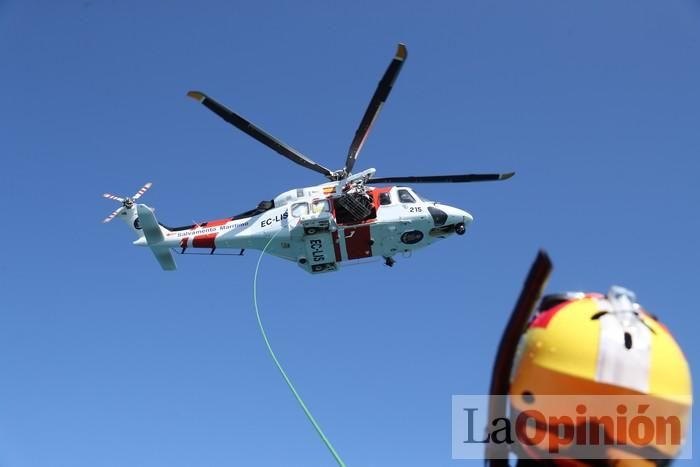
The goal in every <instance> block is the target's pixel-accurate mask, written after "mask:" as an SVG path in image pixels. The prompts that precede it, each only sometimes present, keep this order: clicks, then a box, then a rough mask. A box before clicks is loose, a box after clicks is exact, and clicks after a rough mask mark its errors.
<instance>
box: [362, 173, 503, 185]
mask: <svg viewBox="0 0 700 467" xmlns="http://www.w3.org/2000/svg"><path fill="white" fill-rule="evenodd" d="M513 175H515V172H509V173H505V174H461V175H428V176H424V177H421V176H418V177H380V178H370V179H369V180H368V181H367V183H469V182H495V181H498V180H508V179H509V178H510V177H512V176H513Z"/></svg>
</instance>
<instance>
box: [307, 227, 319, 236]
mask: <svg viewBox="0 0 700 467" xmlns="http://www.w3.org/2000/svg"><path fill="white" fill-rule="evenodd" d="M305 230H306V235H315V234H316V232H318V229H317V228H316V227H307V228H306V229H305Z"/></svg>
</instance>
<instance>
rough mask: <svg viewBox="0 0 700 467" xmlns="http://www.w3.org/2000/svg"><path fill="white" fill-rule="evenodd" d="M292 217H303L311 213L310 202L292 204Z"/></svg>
mask: <svg viewBox="0 0 700 467" xmlns="http://www.w3.org/2000/svg"><path fill="white" fill-rule="evenodd" d="M291 211H292V217H301V216H305V215H307V214H308V213H309V203H296V204H292V209H291Z"/></svg>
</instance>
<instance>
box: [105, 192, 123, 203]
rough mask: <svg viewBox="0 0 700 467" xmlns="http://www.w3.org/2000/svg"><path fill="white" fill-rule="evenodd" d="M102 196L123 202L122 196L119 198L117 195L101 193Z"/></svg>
mask: <svg viewBox="0 0 700 467" xmlns="http://www.w3.org/2000/svg"><path fill="white" fill-rule="evenodd" d="M102 197H103V198H107V199H111V200H114V201H119V202H120V203H123V202H124V198H120V197H119V196H114V195H110V194H109V193H105V194H103V195H102Z"/></svg>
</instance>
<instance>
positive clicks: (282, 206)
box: [135, 169, 473, 273]
mask: <svg viewBox="0 0 700 467" xmlns="http://www.w3.org/2000/svg"><path fill="white" fill-rule="evenodd" d="M370 170H371V169H370ZM372 172H373V171H372ZM359 175H361V174H358V176H359ZM346 182H347V180H346V181H344V182H342V183H340V182H330V183H325V184H322V185H317V186H313V187H307V188H300V189H295V190H289V191H287V192H284V193H282V194H280V195H279V196H277V197H276V198H275V199H274V201H273V203H271V204H273V207H270V208H269V209H267V210H265V211H264V212H261V213H258V214H255V215H252V216H249V217H229V218H225V219H220V220H215V221H209V222H204V223H201V224H196V225H193V226H188V228H179V229H178V228H175V229H172V228H168V227H164V226H161V230H162V234H163V240H162V241H161V242H160V246H162V247H168V248H171V249H173V250H175V251H176V252H178V253H183V254H187V253H188V252H191V251H192V249H198V250H199V251H200V252H201V251H202V249H204V250H208V252H210V253H212V254H216V253H217V252H220V250H222V249H235V250H245V249H255V250H262V249H263V248H265V247H266V246H267V245H268V243H269V246H267V250H266V251H267V252H268V253H270V254H272V255H274V256H277V257H280V258H284V259H287V260H290V261H294V262H296V263H297V264H298V265H299V266H300V267H301V268H303V269H304V270H306V271H308V272H310V273H322V272H331V271H335V270H337V269H338V266H339V263H346V262H348V261H355V260H362V259H365V258H371V257H383V258H385V259H386V261H387V264H388V265H391V264H393V260H392V259H391V258H392V257H393V256H394V255H396V254H409V253H411V252H413V251H415V250H418V249H421V248H424V247H426V246H428V245H431V244H432V243H434V242H436V241H438V240H440V239H443V238H446V237H448V236H450V235H452V234H455V233H457V234H463V233H464V232H465V231H466V228H467V227H468V226H469V224H470V223H471V221H472V220H473V218H472V216H471V215H470V214H469V213H467V212H465V211H463V210H461V209H457V208H454V207H451V206H447V205H444V204H440V203H436V202H433V201H429V200H426V199H423V198H422V197H420V196H419V195H418V194H417V193H416V192H415V191H414V190H413V189H411V188H409V187H404V186H389V187H368V188H366V189H365V190H364V191H363V195H364V196H365V197H366V199H367V200H368V204H367V205H366V208H367V209H366V210H365V211H364V212H363V214H365V215H364V216H362V217H360V218H358V217H357V216H353V211H352V209H348V206H347V204H343V202H342V200H341V198H343V196H345V193H343V191H344V187H347V186H348V185H347V183H346ZM135 244H136V245H144V246H146V245H148V246H151V245H150V244H149V243H148V242H147V240H146V238H145V237H142V238H140V239H139V240H137V241H136V242H135Z"/></svg>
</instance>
